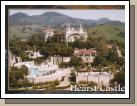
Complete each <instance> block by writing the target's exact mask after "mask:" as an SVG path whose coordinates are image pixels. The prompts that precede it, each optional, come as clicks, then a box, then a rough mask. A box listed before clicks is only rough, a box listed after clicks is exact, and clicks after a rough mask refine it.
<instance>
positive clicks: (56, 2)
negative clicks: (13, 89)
mask: <svg viewBox="0 0 137 106" xmlns="http://www.w3.org/2000/svg"><path fill="white" fill-rule="evenodd" d="M5 5H125V94H5ZM1 38H2V39H1V51H2V52H1V57H2V58H1V97H2V98H129V1H55V2H53V1H2V2H1Z"/></svg>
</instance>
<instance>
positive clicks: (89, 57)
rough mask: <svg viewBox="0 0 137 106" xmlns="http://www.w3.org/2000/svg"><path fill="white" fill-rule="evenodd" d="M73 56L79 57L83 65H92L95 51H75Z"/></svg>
mask: <svg viewBox="0 0 137 106" xmlns="http://www.w3.org/2000/svg"><path fill="white" fill-rule="evenodd" d="M74 55H75V56H78V57H81V58H82V60H83V62H85V63H92V62H93V61H94V58H95V56H96V50H94V49H77V48H76V49H75V50H74Z"/></svg>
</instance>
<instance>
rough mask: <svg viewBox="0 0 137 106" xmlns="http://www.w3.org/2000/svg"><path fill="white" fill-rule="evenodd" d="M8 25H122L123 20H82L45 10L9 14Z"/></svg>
mask: <svg viewBox="0 0 137 106" xmlns="http://www.w3.org/2000/svg"><path fill="white" fill-rule="evenodd" d="M9 18H10V25H33V24H36V25H61V24H65V23H70V24H80V23H81V24H83V25H90V26H95V25H100V24H106V23H109V24H115V22H117V24H120V25H124V23H123V22H120V21H113V20H110V19H108V18H101V19H98V20H90V19H89V20H84V19H80V18H73V17H70V16H67V15H64V14H61V13H57V12H46V13H43V14H41V15H33V16H28V15H27V14H24V13H21V12H19V13H16V14H13V15H11V16H10V17H9Z"/></svg>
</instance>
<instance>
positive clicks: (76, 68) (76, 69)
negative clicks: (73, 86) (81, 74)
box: [75, 66, 80, 76]
mask: <svg viewBox="0 0 137 106" xmlns="http://www.w3.org/2000/svg"><path fill="white" fill-rule="evenodd" d="M79 69H80V67H79V66H76V67H75V71H76V73H77V76H78V71H79Z"/></svg>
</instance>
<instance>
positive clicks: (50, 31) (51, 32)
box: [42, 27, 54, 42]
mask: <svg viewBox="0 0 137 106" xmlns="http://www.w3.org/2000/svg"><path fill="white" fill-rule="evenodd" d="M43 34H44V35H43V36H42V39H44V41H45V42H46V41H47V39H48V37H52V36H53V35H54V29H52V28H50V27H47V28H44V29H43Z"/></svg>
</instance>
